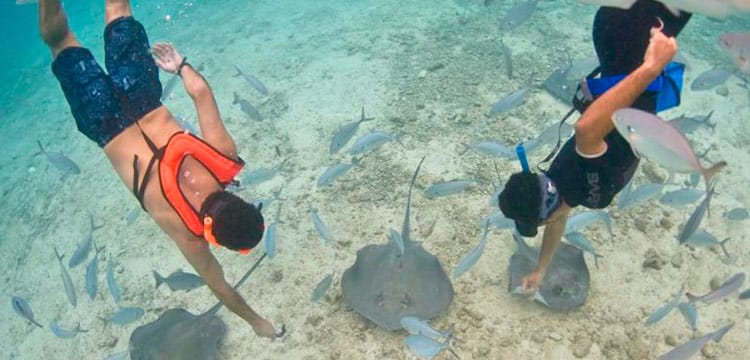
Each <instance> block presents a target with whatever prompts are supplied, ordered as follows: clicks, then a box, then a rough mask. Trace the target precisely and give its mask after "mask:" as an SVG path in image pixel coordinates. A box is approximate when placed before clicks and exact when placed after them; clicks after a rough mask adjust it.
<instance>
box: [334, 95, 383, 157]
mask: <svg viewBox="0 0 750 360" xmlns="http://www.w3.org/2000/svg"><path fill="white" fill-rule="evenodd" d="M370 120H375V118H366V117H365V107H364V106H363V107H362V116H361V117H360V118H359V120H357V121H352V122H350V123H347V124H344V126H342V127H341V128H339V130H338V131H337V132H336V134H335V135H333V139H331V146H330V147H329V148H328V151H329V153H330V154H331V155H333V154H335V153H337V152H339V150H341V149H342V148H343V147H344V146H346V143H348V142H349V140H351V138H352V136H354V133H356V132H357V129H359V125H360V124H361V123H363V122H365V121H370Z"/></svg>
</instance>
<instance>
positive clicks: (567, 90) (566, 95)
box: [544, 69, 577, 105]
mask: <svg viewBox="0 0 750 360" xmlns="http://www.w3.org/2000/svg"><path fill="white" fill-rule="evenodd" d="M565 73H566V69H556V70H555V71H553V72H552V73H551V74H550V75H549V76H548V77H547V79H546V80H544V89H545V90H547V92H549V93H550V95H552V96H554V97H555V98H556V99H557V100H560V101H561V102H562V103H563V104H565V105H571V99H573V96H574V95H575V93H576V82H577V81H576V80H571V79H568V78H567V77H566V76H565Z"/></svg>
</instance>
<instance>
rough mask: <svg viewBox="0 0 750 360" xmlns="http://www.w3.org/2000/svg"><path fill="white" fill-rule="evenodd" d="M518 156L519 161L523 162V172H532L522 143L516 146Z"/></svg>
mask: <svg viewBox="0 0 750 360" xmlns="http://www.w3.org/2000/svg"><path fill="white" fill-rule="evenodd" d="M516 156H517V157H518V161H520V162H521V169H523V172H531V170H529V161H528V160H526V149H524V147H523V143H522V142H520V143H518V145H516Z"/></svg>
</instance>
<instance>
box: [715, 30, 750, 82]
mask: <svg viewBox="0 0 750 360" xmlns="http://www.w3.org/2000/svg"><path fill="white" fill-rule="evenodd" d="M719 46H721V48H722V49H723V50H724V52H725V53H726V54H727V55H729V57H730V58H731V59H732V60H734V63H735V65H737V67H738V68H739V69H740V71H742V72H743V73H745V74H747V73H750V61H748V56H747V55H748V54H750V32H747V31H740V32H728V33H726V34H724V35H721V36H720V37H719Z"/></svg>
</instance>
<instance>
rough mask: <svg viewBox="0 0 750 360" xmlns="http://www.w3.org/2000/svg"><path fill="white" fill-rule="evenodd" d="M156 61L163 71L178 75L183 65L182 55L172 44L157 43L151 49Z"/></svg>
mask: <svg viewBox="0 0 750 360" xmlns="http://www.w3.org/2000/svg"><path fill="white" fill-rule="evenodd" d="M151 54H153V55H154V61H156V65H158V66H159V67H160V68H161V69H162V70H164V71H166V72H169V73H172V74H176V73H177V71H178V70H179V69H180V65H181V64H182V60H183V59H182V55H180V53H179V52H177V49H175V47H174V46H172V44H170V43H156V44H154V46H153V47H152V48H151Z"/></svg>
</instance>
